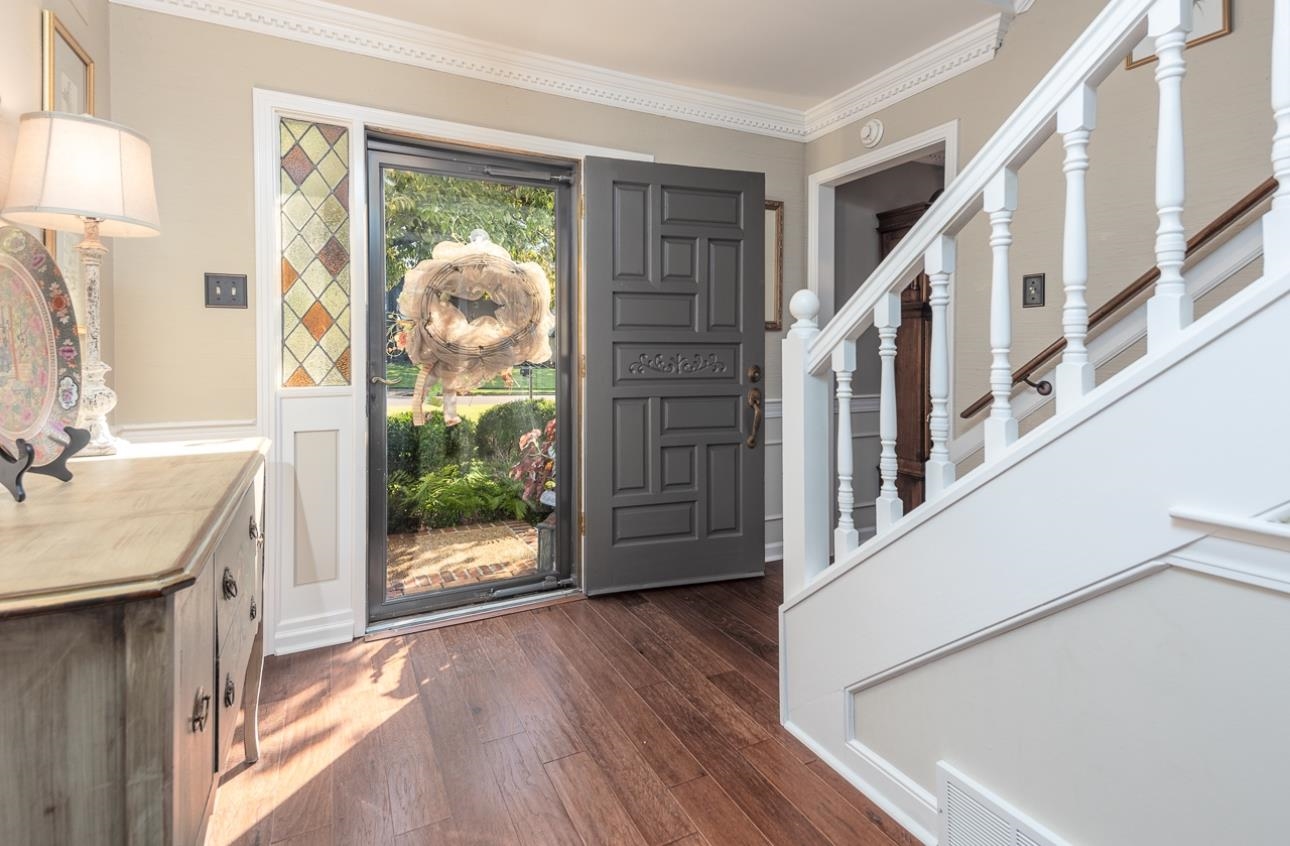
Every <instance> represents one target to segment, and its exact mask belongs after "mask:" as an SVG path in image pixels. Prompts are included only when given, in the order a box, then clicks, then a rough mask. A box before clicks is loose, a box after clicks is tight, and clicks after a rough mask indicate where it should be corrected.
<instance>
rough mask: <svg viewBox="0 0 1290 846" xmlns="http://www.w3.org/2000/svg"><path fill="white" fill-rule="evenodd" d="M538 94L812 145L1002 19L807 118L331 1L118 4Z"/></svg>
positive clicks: (973, 47) (960, 63) (970, 57)
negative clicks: (363, 10)
mask: <svg viewBox="0 0 1290 846" xmlns="http://www.w3.org/2000/svg"><path fill="white" fill-rule="evenodd" d="M110 2H111V3H113V4H115V5H118V6H128V7H131V8H135V9H142V10H145V11H150V12H159V13H162V14H169V15H175V16H178V17H183V18H188V19H190V20H195V21H201V22H203V23H212V24H218V25H221V26H228V27H233V28H235V29H241V30H246V31H249V32H255V33H259V34H261V35H270V36H275V37H278V38H286V39H290V40H292V41H299V42H302V43H305V44H313V45H316V46H320V47H328V48H330V49H333V50H343V51H345V52H349V53H356V54H359V55H364V56H371V57H373V58H377V59H383V60H385V61H391V62H400V63H402V64H407V65H413V66H416V67H423V68H428V69H430V70H435V71H441V72H443V73H451V74H455V75H457V76H465V77H470V78H473V79H481V80H485V81H488V82H496V83H500V84H502V85H511V86H514V87H517V88H524V89H528V90H530V91H538V92H542V93H545V94H554V95H556V96H560V97H569V98H572V99H575V100H583V101H586V102H591V103H598V104H601V105H606V106H614V107H616V108H621V109H630V110H632V111H638V112H644V113H647V114H654V115H660V116H663V117H669V118H674V119H678V120H687V121H692V122H695V123H703V124H708V125H711V126H719V127H723V128H726V129H734V130H738V131H741V132H751V133H755V134H758V135H768V136H771V137H774V138H786V139H790V140H794V141H810V140H812V139H814V138H818V137H820V136H822V135H825V134H827V133H829V132H832V131H834V130H836V129H838V128H840V127H842V126H845V125H847V124H848V123H851V122H852V121H856V120H859V119H861V118H863V117H865V116H866V115H869V114H872V113H873V112H876V111H878V110H879V109H882V108H885V107H887V106H889V105H891V104H893V103H896V102H899V101H900V100H903V99H905V98H906V97H911V96H913V95H914V94H917V93H918V92H920V91H925V90H927V89H928V88H931V87H932V86H934V85H937V84H938V83H941V82H944V81H945V80H947V79H950V78H952V77H954V76H957V75H958V74H960V73H963V72H964V71H967V70H970V69H971V68H974V67H976V66H978V65H980V64H983V63H984V62H987V61H989V60H990V59H991V58H993V56H994V54H995V52H996V51H997V50H998V48H999V45H1000V44H1001V43H1002V39H1003V35H1004V33H1005V32H1006V31H1007V27H1008V23H1009V21H1010V20H1011V17H1012V16H1011V15H1010V14H1008V13H1006V12H1000V13H998V14H996V15H993V16H992V17H990V18H988V19H987V20H984V21H982V22H981V23H979V24H977V25H975V26H972V27H969V28H968V29H966V30H964V31H963V32H961V33H959V34H957V35H954V36H951V37H950V38H948V39H946V40H944V41H942V42H940V43H939V44H936V45H933V46H932V47H930V48H928V49H926V50H923V51H922V52H920V53H918V54H916V55H914V56H911V57H910V58H909V59H906V60H905V61H903V62H901V63H899V64H898V65H895V66H893V67H891V68H888V69H887V70H885V71H883V72H882V73H880V74H877V75H875V76H874V77H872V78H870V79H868V80H865V81H864V82H861V83H860V84H858V85H855V86H853V87H851V88H849V89H847V90H846V91H843V92H842V93H841V94H838V95H836V96H834V97H830V98H829V99H828V100H825V101H824V102H823V103H820V104H819V105H817V106H814V107H812V108H810V109H807V110H805V111H801V110H798V109H792V108H787V107H784V106H777V105H774V104H771V103H763V102H759V101H756V100H749V99H744V98H740V97H732V96H729V95H726V94H720V93H717V92H714V91H707V90H704V89H701V88H694V87H691V86H685V85H677V84H674V83H670V82H663V81H660V80H656V79H649V78H647V77H642V76H636V75H633V74H627V73H621V72H619V71H614V70H609V69H607V68H601V67H596V66H593V65H586V64H582V63H579V62H571V61H569V60H567V59H560V58H557V57H554V56H547V55H543V54H540V53H533V52H528V51H524V50H516V49H512V48H509V47H503V46H501V45H498V44H494V43H491V42H487V41H481V40H479V39H474V38H468V37H466V36H462V35H457V34H455V33H450V32H445V31H443V30H438V29H434V28H432V27H428V26H424V25H421V24H412V23H408V22H406V21H400V20H396V19H394V18H389V17H385V16H382V15H375V14H371V13H369V12H362V11H359V10H356V9H350V8H348V7H345V6H339V5H336V4H334V3H328V2H324V0H110Z"/></svg>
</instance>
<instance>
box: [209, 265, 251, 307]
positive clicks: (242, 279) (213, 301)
mask: <svg viewBox="0 0 1290 846" xmlns="http://www.w3.org/2000/svg"><path fill="white" fill-rule="evenodd" d="M206 307H207V308H246V274H240V275H239V274H235V273H207V274H206Z"/></svg>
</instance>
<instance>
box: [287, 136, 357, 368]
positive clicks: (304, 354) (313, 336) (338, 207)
mask: <svg viewBox="0 0 1290 846" xmlns="http://www.w3.org/2000/svg"><path fill="white" fill-rule="evenodd" d="M279 129H280V138H281V148H280V152H281V155H282V159H281V173H280V177H281V182H282V195H281V207H280V211H281V214H280V215H279V217H280V219H281V225H282V244H283V249H282V374H283V384H284V385H285V386H286V387H288V388H307V387H315V386H319V385H348V384H349V383H350V367H349V365H350V323H349V321H350V315H349V262H350V243H349V131H348V130H346V129H345V128H344V127H341V126H331V125H329V124H325V123H311V122H310V121H305V120H295V119H292V118H283V119H282V124H281V126H280V127H279Z"/></svg>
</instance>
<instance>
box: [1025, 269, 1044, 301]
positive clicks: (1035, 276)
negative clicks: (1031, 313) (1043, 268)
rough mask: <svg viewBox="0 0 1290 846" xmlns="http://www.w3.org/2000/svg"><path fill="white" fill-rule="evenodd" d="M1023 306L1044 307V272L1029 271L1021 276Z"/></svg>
mask: <svg viewBox="0 0 1290 846" xmlns="http://www.w3.org/2000/svg"><path fill="white" fill-rule="evenodd" d="M1021 307H1022V308H1043V307H1044V274H1042V273H1028V274H1026V275H1025V276H1023V277H1021Z"/></svg>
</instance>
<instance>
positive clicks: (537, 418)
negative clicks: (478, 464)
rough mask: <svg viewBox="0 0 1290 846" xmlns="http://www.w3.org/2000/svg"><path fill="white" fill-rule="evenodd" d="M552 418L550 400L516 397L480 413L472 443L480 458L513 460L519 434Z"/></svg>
mask: <svg viewBox="0 0 1290 846" xmlns="http://www.w3.org/2000/svg"><path fill="white" fill-rule="evenodd" d="M553 417H555V403H554V402H552V401H551V400H516V401H514V402H508V403H503V404H502V405H495V406H493V407H492V408H490V409H488V410H487V411H485V412H484V413H483V414H481V415H480V416H479V423H478V424H477V425H476V427H475V444H476V449H477V452H478V455H479V457H480V458H482V459H502V460H505V461H510V462H512V463H514V460H515V459H516V458H518V457H519V454H520V436H521V435H523V434H524V433H525V432H529V431H531V430H533V429H541V428H543V427H544V426H546V424H547V421H549V420H551V419H552V418H553Z"/></svg>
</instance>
